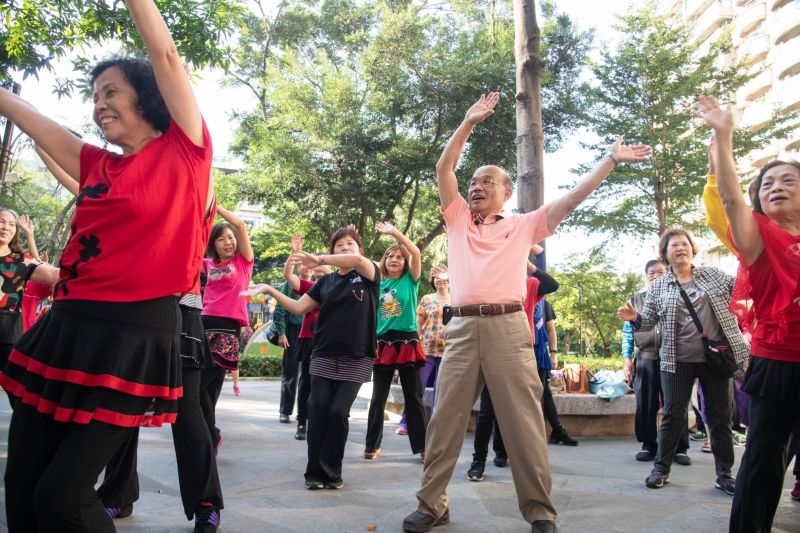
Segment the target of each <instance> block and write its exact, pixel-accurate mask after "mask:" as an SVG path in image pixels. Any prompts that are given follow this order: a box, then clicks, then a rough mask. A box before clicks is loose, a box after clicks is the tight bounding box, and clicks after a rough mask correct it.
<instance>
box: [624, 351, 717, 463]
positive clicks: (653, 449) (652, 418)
mask: <svg viewBox="0 0 800 533" xmlns="http://www.w3.org/2000/svg"><path fill="white" fill-rule="evenodd" d="M660 364H661V362H660V361H659V360H658V359H643V358H641V357H637V358H636V360H635V361H634V377H633V392H634V395H635V396H636V415H635V416H634V428H635V433H636V440H637V441H638V442H641V443H642V450H647V451H649V452H650V453H652V454H653V455H656V453H658V410H659V408H660V407H661V370H660V368H659V366H660ZM701 423H702V421H701ZM687 451H689V427H688V423H687V426H686V431H684V432H683V433H682V434H681V438H680V440H678V447H677V449H676V453H686V452H687Z"/></svg>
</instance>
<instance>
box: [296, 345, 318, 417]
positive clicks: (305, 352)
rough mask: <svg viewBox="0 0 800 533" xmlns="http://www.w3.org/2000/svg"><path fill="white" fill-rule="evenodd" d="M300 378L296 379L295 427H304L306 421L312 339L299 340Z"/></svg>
mask: <svg viewBox="0 0 800 533" xmlns="http://www.w3.org/2000/svg"><path fill="white" fill-rule="evenodd" d="M298 342H299V344H300V350H299V352H300V353H299V357H300V376H299V377H298V378H297V425H304V424H305V423H306V421H307V420H308V398H309V397H310V396H311V375H310V374H309V371H310V370H311V352H312V351H313V350H314V339H313V338H312V339H300V340H299V341H298Z"/></svg>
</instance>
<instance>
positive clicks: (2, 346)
mask: <svg viewBox="0 0 800 533" xmlns="http://www.w3.org/2000/svg"><path fill="white" fill-rule="evenodd" d="M13 349H14V344H13V343H0V370H2V369H3V367H5V366H6V363H7V362H8V356H9V355H11V350H13ZM6 396H8V403H9V404H11V408H12V409H13V408H14V407H15V406H16V405H17V397H16V396H13V395H12V394H11V393H10V392H8V391H6Z"/></svg>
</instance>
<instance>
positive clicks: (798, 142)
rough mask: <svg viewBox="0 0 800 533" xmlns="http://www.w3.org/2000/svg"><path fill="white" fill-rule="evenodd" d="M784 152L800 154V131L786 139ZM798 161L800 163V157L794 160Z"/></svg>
mask: <svg viewBox="0 0 800 533" xmlns="http://www.w3.org/2000/svg"><path fill="white" fill-rule="evenodd" d="M781 151H782V152H789V153H791V152H800V130H795V131H794V132H792V133H791V134H789V138H788V139H786V142H785V144H784V146H783V150H781ZM794 159H795V160H797V161H800V157H795V158H794Z"/></svg>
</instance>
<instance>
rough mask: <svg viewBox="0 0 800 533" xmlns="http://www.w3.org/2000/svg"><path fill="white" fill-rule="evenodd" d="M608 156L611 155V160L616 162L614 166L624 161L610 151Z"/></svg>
mask: <svg viewBox="0 0 800 533" xmlns="http://www.w3.org/2000/svg"><path fill="white" fill-rule="evenodd" d="M608 157H610V158H611V160H612V161H613V162H614V168H616V167H618V166H619V164H620V163H621V162H622V161H620V160H619V159H617V158H616V157H614V154H612V153H611V152H609V153H608Z"/></svg>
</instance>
